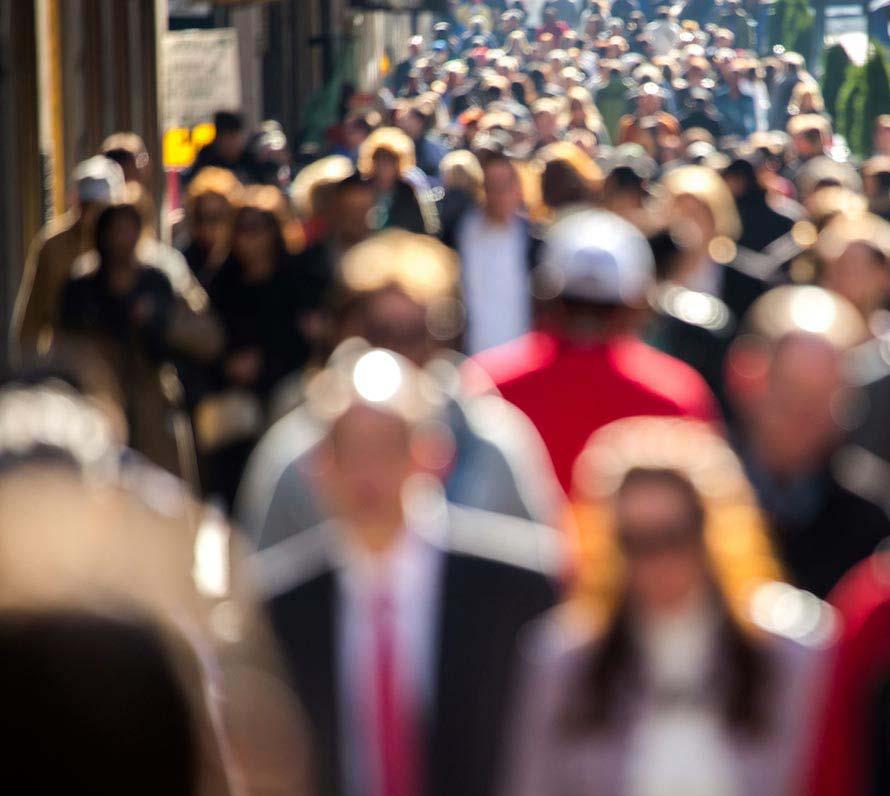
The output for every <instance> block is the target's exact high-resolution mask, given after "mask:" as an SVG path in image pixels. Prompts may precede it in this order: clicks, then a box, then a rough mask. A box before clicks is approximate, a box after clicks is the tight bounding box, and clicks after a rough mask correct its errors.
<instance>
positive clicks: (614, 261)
mask: <svg viewBox="0 0 890 796" xmlns="http://www.w3.org/2000/svg"><path fill="white" fill-rule="evenodd" d="M535 276H536V280H535V281H536V283H537V285H536V291H535V292H536V295H538V297H539V298H556V297H557V296H561V297H563V298H568V299H574V300H576V301H585V302H590V303H591V304H606V305H614V306H629V307H636V306H641V305H643V304H644V303H645V301H646V294H647V293H648V291H649V289H650V287H651V286H652V284H653V282H654V279H655V258H654V257H653V255H652V249H651V247H650V246H649V243H648V241H647V240H646V238H645V237H643V235H642V233H641V232H640V231H639V230H638V229H637V228H636V227H635V226H633V224H631V223H629V222H628V221H625V220H624V219H623V218H621V217H620V216H617V215H615V214H614V213H609V212H607V211H605V210H584V211H581V212H578V213H573V214H572V215H570V216H568V217H567V218H564V219H562V220H561V221H558V222H557V223H556V224H554V225H553V226H552V227H551V228H550V231H549V232H548V233H547V236H546V237H545V239H544V254H543V258H542V262H541V265H540V266H539V268H538V269H537V270H536V274H535Z"/></svg>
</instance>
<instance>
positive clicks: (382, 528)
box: [349, 509, 405, 556]
mask: <svg viewBox="0 0 890 796" xmlns="http://www.w3.org/2000/svg"><path fill="white" fill-rule="evenodd" d="M349 531H350V536H351V538H352V539H353V541H354V542H355V543H356V544H357V545H358V546H359V547H361V548H362V549H363V550H364V551H365V552H367V553H369V554H370V555H374V556H382V555H385V554H386V553H388V552H389V551H390V550H392V549H393V548H394V547H395V546H396V545H397V544H398V543H399V541H400V540H401V539H402V538H403V537H404V535H405V516H404V512H403V511H402V510H401V509H400V510H398V511H395V512H393V513H392V514H391V515H390V516H388V517H379V518H375V519H373V520H370V521H369V520H367V519H364V520H361V521H359V522H357V523H355V524H349Z"/></svg>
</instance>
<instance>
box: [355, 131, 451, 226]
mask: <svg viewBox="0 0 890 796" xmlns="http://www.w3.org/2000/svg"><path fill="white" fill-rule="evenodd" d="M358 170H359V172H360V173H361V175H362V177H364V178H365V179H366V180H369V181H370V182H371V183H372V184H373V186H374V193H375V195H376V198H377V201H376V205H375V208H374V225H373V226H374V227H375V228H376V229H388V228H390V227H399V228H400V229H404V230H407V231H408V232H417V233H428V234H432V233H434V232H436V231H437V228H438V219H437V217H436V208H435V205H434V204H432V202H430V201H429V199H428V198H427V196H426V194H427V193H428V191H426V190H423V191H418V189H417V187H415V185H414V184H413V183H412V182H411V180H410V179H409V178H410V177H411V176H413V175H414V174H416V170H417V159H416V154H415V151H414V142H413V141H412V140H411V139H410V138H409V137H408V136H407V135H406V134H405V133H404V132H402V131H401V130H400V129H399V128H397V127H381V128H379V129H377V130H375V131H374V132H373V133H371V135H369V136H368V137H367V138H366V139H365V142H364V143H363V144H362V145H361V147H360V149H359V153H358Z"/></svg>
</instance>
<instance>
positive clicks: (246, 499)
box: [235, 395, 565, 550]
mask: <svg viewBox="0 0 890 796" xmlns="http://www.w3.org/2000/svg"><path fill="white" fill-rule="evenodd" d="M447 420H448V424H449V426H450V428H451V431H452V433H453V434H454V438H455V441H456V443H457V445H456V448H457V455H456V460H455V463H454V466H453V468H452V471H451V473H450V475H449V476H448V479H447V481H446V483H445V491H446V494H447V497H448V500H449V501H451V502H453V503H456V504H458V505H462V506H467V507H470V508H475V509H482V510H484V511H489V512H495V513H498V514H505V515H509V516H513V517H518V518H521V519H526V520H533V521H535V522H539V523H543V524H545V525H554V526H555V525H560V524H561V523H562V521H563V519H564V516H563V507H564V500H565V497H564V495H563V494H562V492H561V490H560V488H559V485H558V483H557V482H556V478H555V476H554V475H553V470H552V466H551V465H550V462H549V459H548V458H547V453H546V450H545V449H544V446H543V443H542V442H541V439H540V437H539V436H538V434H537V431H536V430H535V429H534V427H533V426H532V425H531V421H529V420H528V418H526V417H525V415H523V414H522V413H521V412H519V410H518V409H516V408H515V407H513V406H512V405H510V404H508V403H507V402H506V401H504V400H503V399H502V398H499V397H497V396H494V395H483V396H480V397H477V398H473V399H469V400H466V401H463V400H462V401H457V400H453V401H452V402H451V403H450V405H449V409H448V417H447ZM323 434H324V431H323V429H322V427H321V426H320V425H319V424H318V422H317V421H316V420H315V419H314V418H313V417H312V415H311V414H310V412H309V411H308V410H307V409H306V408H305V407H302V406H300V407H297V408H296V409H294V410H292V411H291V412H290V413H289V414H287V415H285V417H283V418H282V419H281V420H279V421H278V422H277V423H275V424H274V425H273V426H272V427H271V428H270V429H269V430H268V431H267V432H266V434H265V436H264V437H263V439H262V440H261V441H260V443H259V444H258V445H257V447H256V449H255V450H254V452H253V454H252V455H251V457H250V460H249V461H248V463H247V468H246V469H245V473H244V477H243V479H242V482H241V486H240V488H239V491H238V497H237V500H236V504H235V516H236V519H237V521H238V524H239V525H240V526H241V527H242V528H243V529H244V530H245V531H247V532H248V534H249V535H250V536H251V537H252V538H253V540H254V543H255V544H256V546H257V548H258V549H259V550H265V549H266V548H268V547H271V546H273V545H275V544H277V543H279V542H281V541H283V540H285V539H287V538H289V537H290V536H293V535H294V534H297V533H299V532H301V531H304V530H306V529H308V528H312V527H314V526H316V525H318V524H319V523H321V522H323V521H324V520H325V519H326V518H327V512H326V511H325V509H324V507H323V506H322V505H321V503H320V502H319V498H318V494H317V490H316V488H315V485H314V483H313V481H314V476H313V472H312V468H313V463H314V455H313V454H314V451H315V448H316V446H317V445H318V444H319V442H320V441H321V439H322V437H323Z"/></svg>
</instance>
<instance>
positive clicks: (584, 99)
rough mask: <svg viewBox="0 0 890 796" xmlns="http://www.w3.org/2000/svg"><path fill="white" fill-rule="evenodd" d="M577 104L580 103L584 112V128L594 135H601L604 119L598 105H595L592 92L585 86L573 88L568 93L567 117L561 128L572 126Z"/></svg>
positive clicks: (565, 116) (564, 118)
mask: <svg viewBox="0 0 890 796" xmlns="http://www.w3.org/2000/svg"><path fill="white" fill-rule="evenodd" d="M575 103H578V104H579V105H580V106H581V109H582V111H583V112H584V127H585V128H586V129H587V130H590V131H591V132H593V133H599V132H600V131H601V130H602V129H603V117H602V116H601V115H600V112H599V110H598V109H597V107H596V105H594V104H593V97H592V96H591V94H590V92H589V91H588V90H587V89H586V88H584V87H583V86H572V88H570V89H569V90H568V91H567V92H566V108H565V112H564V113H565V115H564V117H563V123H562V125H561V126H562V127H570V126H571V118H572V105H574V104H575Z"/></svg>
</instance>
